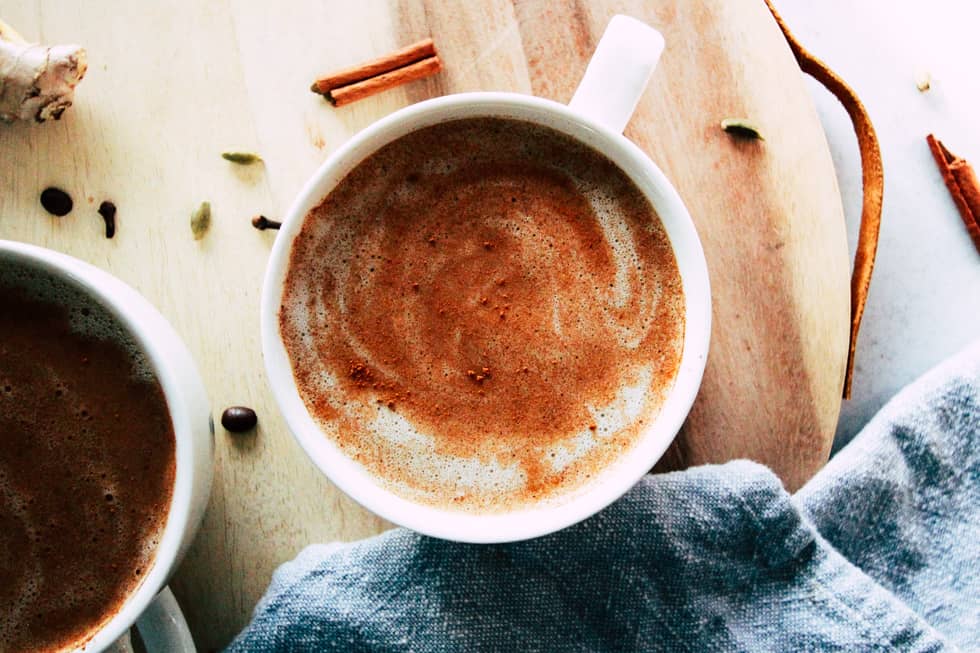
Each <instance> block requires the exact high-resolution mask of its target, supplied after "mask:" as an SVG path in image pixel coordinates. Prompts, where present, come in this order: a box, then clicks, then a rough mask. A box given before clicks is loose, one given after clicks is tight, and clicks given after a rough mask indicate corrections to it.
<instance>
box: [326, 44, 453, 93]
mask: <svg viewBox="0 0 980 653" xmlns="http://www.w3.org/2000/svg"><path fill="white" fill-rule="evenodd" d="M440 70H442V61H441V60H440V59H439V56H438V55H437V54H436V48H435V43H433V41H432V39H425V40H423V41H419V42H418V43H414V44H412V45H410V46H408V47H405V48H402V49H401V50H396V51H395V52H392V53H391V54H388V55H385V56H383V57H380V58H378V59H375V60H373V61H368V62H366V63H362V64H360V65H357V66H353V67H351V68H346V69H344V70H340V71H338V72H336V73H333V74H331V75H327V76H325V77H321V78H320V79H318V80H316V81H315V82H313V85H312V86H311V87H310V90H311V91H313V92H314V93H318V94H320V95H322V96H324V97H325V98H326V99H327V100H328V101H329V102H330V104H332V105H334V106H336V107H340V106H343V105H345V104H350V103H351V102H356V101H357V100H362V99H364V98H367V97H370V96H372V95H376V94H378V93H381V92H383V91H387V90H389V89H392V88H395V87H396V86H401V85H402V84H406V83H408V82H412V81H415V80H417V79H422V78H424V77H429V76H431V75H435V74H436V73H438V72H439V71H440Z"/></svg>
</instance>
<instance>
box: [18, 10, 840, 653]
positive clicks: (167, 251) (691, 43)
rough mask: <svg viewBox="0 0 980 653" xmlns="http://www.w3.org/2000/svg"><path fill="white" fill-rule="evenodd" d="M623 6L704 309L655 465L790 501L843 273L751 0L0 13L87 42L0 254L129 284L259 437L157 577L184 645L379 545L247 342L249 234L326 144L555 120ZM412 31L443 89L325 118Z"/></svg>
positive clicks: (224, 467)
mask: <svg viewBox="0 0 980 653" xmlns="http://www.w3.org/2000/svg"><path fill="white" fill-rule="evenodd" d="M616 12H622V13H628V14H631V15H634V16H637V17H639V18H641V19H644V20H646V21H647V22H649V23H650V24H652V25H654V26H656V27H658V28H659V29H661V30H662V31H663V32H664V34H665V37H666V40H667V49H666V51H665V54H664V56H663V59H662V63H661V65H660V67H659V68H658V70H657V71H656V73H655V75H654V79H653V81H652V83H651V85H650V89H649V91H648V92H647V94H646V96H645V97H644V99H643V101H642V102H641V103H640V106H639V108H638V110H637V114H636V115H635V117H634V119H633V121H632V123H631V125H630V127H629V128H628V129H627V135H628V136H629V137H630V138H632V139H633V140H635V141H636V142H637V143H638V144H639V145H640V146H641V147H642V148H643V149H645V150H646V151H647V152H648V153H649V154H650V155H651V156H652V157H653V158H654V160H655V161H657V162H658V163H659V164H660V166H661V167H662V168H663V169H664V171H665V172H666V173H667V175H668V177H670V178H671V179H672V180H673V181H674V183H675V185H676V186H677V188H678V190H679V191H680V194H681V196H682V197H683V198H684V200H685V202H686V203H687V205H688V208H689V209H690V212H691V214H692V216H693V217H694V220H695V222H696V223H697V225H698V228H699V231H700V233H701V237H702V240H703V242H704V246H705V251H706V254H707V257H708V264H709V268H710V273H711V280H712V286H713V290H714V326H713V341H712V351H711V355H710V359H709V363H708V369H707V372H706V375H705V381H704V386H703V389H702V392H701V395H700V397H699V399H698V402H697V404H696V405H695V408H694V411H693V413H692V416H691V418H690V420H689V422H688V425H687V426H686V428H685V430H684V432H683V434H682V437H681V438H680V440H679V442H678V445H677V446H676V447H674V449H673V450H672V451H671V453H670V454H669V456H668V458H667V459H666V460H665V462H664V463H663V466H664V467H665V468H666V467H676V466H681V465H688V464H696V463H700V462H706V461H723V460H727V459H730V458H734V457H750V458H754V459H756V460H760V461H762V462H765V463H767V464H769V465H771V466H772V467H773V468H774V469H775V470H776V471H777V472H778V473H779V474H780V475H781V477H782V478H783V479H784V480H785V481H786V483H787V485H789V486H790V487H791V488H795V487H797V486H799V485H800V484H801V483H802V482H804V481H805V480H806V479H807V478H808V477H809V476H810V475H812V473H813V472H814V471H815V470H816V469H818V468H819V467H820V465H822V464H823V462H824V460H825V459H826V456H827V454H828V452H829V448H830V443H831V439H832V436H833V432H834V425H835V423H836V419H837V415H838V410H839V407H840V402H839V399H838V397H839V394H840V386H841V379H842V374H843V364H844V355H845V350H846V335H847V312H848V298H847V274H848V269H849V264H848V261H847V258H846V257H847V253H846V243H845V239H844V224H843V216H842V213H841V207H840V200H839V195H838V192H837V187H836V182H835V179H834V175H833V170H832V168H831V160H830V156H829V153H828V150H827V146H826V142H825V140H824V136H823V133H822V131H821V129H820V125H819V122H818V120H817V117H816V114H815V112H814V110H813V107H812V105H811V102H810V99H809V96H808V95H807V93H806V90H805V86H804V82H803V80H802V78H801V76H800V74H799V71H798V70H797V69H796V68H795V65H794V64H793V61H792V59H791V57H790V54H789V51H788V49H787V48H786V46H785V44H784V43H783V41H782V38H781V35H780V34H779V33H778V31H777V29H776V27H775V25H774V23H773V22H772V21H771V19H770V18H769V16H768V14H767V13H766V10H765V8H764V6H763V4H762V2H761V1H760V0H739V1H732V0H696V1H694V0H645V1H644V0H635V1H628V0H623V1H613V0H605V1H602V2H598V1H596V2H580V3H573V2H565V1H564V0H562V1H559V0H555V1H553V2H544V1H540V0H536V1H531V0H526V1H518V2H514V3H511V2H510V1H504V0H492V1H486V2H467V3H462V2H459V3H451V2H448V1H447V2H441V1H431V2H429V1H423V0H405V1H403V2H397V1H395V0H392V1H391V2H388V1H385V0H361V2H357V3H348V2H332V3H331V2H299V1H295V2H292V1H285V2H276V3H254V2H247V1H245V0H215V1H210V2H203V1H201V2H183V3H158V4H154V3H143V2H139V3H119V2H110V1H108V0H105V1H99V2H81V3H68V2H58V1H49V0H13V2H5V3H4V4H3V7H2V13H3V18H4V20H6V21H7V22H9V23H11V24H12V25H14V26H15V27H16V28H17V29H18V30H19V31H21V33H23V34H24V35H25V36H26V37H28V38H29V39H32V40H33V39H37V40H43V41H46V42H79V43H82V44H83V45H85V46H87V49H88V53H89V61H90V69H89V73H88V76H87V77H86V79H85V80H84V81H83V82H82V84H81V86H80V87H79V91H78V94H77V100H76V105H75V106H74V107H73V108H72V109H70V110H69V111H68V112H67V113H66V114H65V117H64V118H63V119H62V121H61V122H58V123H52V124H45V125H29V124H19V125H14V126H11V127H3V126H0V237H3V238H10V239H15V240H22V241H27V242H32V243H37V244H41V245H44V246H47V247H51V248H53V249H56V250H59V251H63V252H67V253H70V254H73V255H75V256H78V257H80V258H82V259H85V260H87V261H89V262H92V263H94V264H96V265H99V266H101V267H103V268H105V269H107V270H110V271H111V272H113V273H114V274H116V275H118V276H119V277H121V278H122V279H123V280H125V281H126V282H128V283H130V284H131V285H133V286H134V287H136V288H137V289H138V290H140V291H141V292H142V293H143V294H144V295H146V296H147V297H148V298H149V299H150V300H151V301H152V302H153V303H155V304H156V305H157V306H158V307H159V308H160V310H161V311H162V312H163V313H164V315H166V316H167V317H168V318H169V319H170V320H171V322H172V323H173V324H174V326H175V327H176V328H177V330H178V331H179V332H180V334H181V335H182V336H183V337H184V339H185V340H186V341H187V343H188V345H189V347H190V349H191V351H192V352H193V353H194V355H195V356H196V358H197V361H198V363H199V365H200V368H201V372H202V373H203V375H204V378H205V380H206V382H207V384H208V387H209V392H210V396H211V401H212V405H213V406H214V411H215V415H216V416H217V415H218V414H220V411H221V409H222V408H223V407H225V406H228V405H231V404H245V405H249V406H252V407H254V408H255V409H256V411H257V412H258V414H259V420H260V426H259V429H258V432H257V433H256V434H254V435H251V436H246V437H231V436H229V435H227V434H226V433H224V432H223V431H222V430H221V429H220V428H219V430H218V434H217V459H216V465H217V467H216V474H215V484H214V492H213V496H212V499H211V505H210V508H209V510H208V514H207V516H206V518H205V522H204V524H203V527H202V530H201V533H200V535H199V537H198V539H197V541H196V543H195V545H194V546H193V548H192V550H191V552H190V554H189V555H188V557H187V559H186V560H185V562H184V564H183V566H182V567H181V569H180V570H179V572H178V573H177V575H176V578H175V579H174V589H175V591H176V593H177V595H178V598H179V599H180V601H181V603H182V604H183V606H184V608H185V611H186V612H187V615H188V618H189V620H190V623H191V626H192V629H193V630H194V632H195V636H196V637H197V639H198V643H199V645H200V646H201V647H202V650H205V651H206V650H210V649H213V648H217V647H220V646H223V645H224V644H226V643H227V642H228V641H229V640H230V638H231V637H232V636H233V634H234V633H235V632H237V630H238V629H239V628H241V626H242V625H243V624H244V623H245V621H246V620H247V617H248V615H249V613H250V611H251V610H252V608H253V606H254V604H255V601H256V600H257V599H258V597H259V596H260V595H261V593H262V591H263V590H264V589H265V587H266V585H267V583H268V581H269V577H270V574H271V572H272V570H273V569H274V568H275V567H276V566H277V565H278V564H280V563H281V562H283V561H285V560H288V559H290V558H291V557H293V556H294V555H295V554H296V553H297V552H298V551H299V550H300V549H301V548H302V547H303V546H304V545H306V544H309V543H312V542H323V541H330V540H335V539H344V540H348V539H354V538H360V537H364V536H367V535H371V534H373V533H377V532H379V531H381V530H382V529H384V528H386V527H387V526H388V525H387V524H386V523H384V522H383V521H382V520H380V519H378V518H376V517H374V516H373V515H371V514H369V513H367V512H366V511H364V510H363V509H361V508H359V507H358V506H357V505H356V504H354V503H353V502H352V501H351V500H349V499H348V498H346V497H345V496H344V495H342V494H341V493H340V492H339V491H337V490H336V489H335V488H333V487H332V486H331V485H330V483H328V482H327V481H326V480H325V479H324V478H322V477H321V476H320V474H319V473H318V472H317V471H316V470H315V469H314V467H313V466H312V464H311V463H309V462H308V460H307V459H306V458H305V456H304V454H303V453H302V451H301V450H300V448H299V447H298V446H297V445H296V444H295V443H294V442H293V440H292V437H291V436H290V435H289V433H288V431H287V430H286V427H285V425H284V423H283V420H282V419H281V417H280V416H279V414H278V412H277V410H276V407H275V404H274V403H273V400H272V396H271V394H270V392H269V390H268V388H267V387H266V379H265V376H264V373H263V368H262V363H261V352H260V346H259V337H258V335H259V329H258V310H259V291H260V282H261V278H262V273H263V268H264V264H265V261H266V257H267V255H268V251H269V248H270V245H271V243H272V240H273V239H274V238H275V232H263V233H260V232H257V231H255V230H253V229H252V228H251V226H249V219H250V218H251V216H253V215H254V214H256V213H260V212H261V213H264V214H266V215H268V216H270V217H276V216H279V215H280V214H281V213H282V212H283V211H284V210H285V209H286V207H287V206H288V204H289V202H290V201H291V200H292V198H293V196H294V194H295V193H296V192H297V191H298V190H299V188H300V186H301V185H302V183H303V182H304V181H305V180H306V179H307V178H308V177H309V175H311V174H312V172H313V171H314V169H315V168H316V167H317V166H318V164H319V163H320V162H321V161H323V159H324V158H325V157H326V156H327V155H328V154H329V153H330V152H331V151H332V150H333V149H335V148H336V147H337V146H339V145H340V144H341V143H343V142H344V141H345V140H346V139H347V138H349V137H350V136H351V135H352V134H353V133H355V132H356V131H358V130H359V129H361V128H363V127H365V126H366V125H368V124H370V123H371V122H372V121H374V120H376V119H377V118H379V117H381V116H384V115H386V114H388V113H390V112H391V111H393V110H395V109H397V108H399V107H402V106H404V105H406V104H408V103H410V102H413V101H417V100H421V99H424V98H427V97H431V96H433V95H437V94H443V93H449V92H456V91H469V90H511V91H518V92H523V93H535V94H538V95H541V96H544V97H550V98H553V99H556V100H559V101H567V100H568V99H569V98H570V97H571V94H572V91H573V90H574V87H575V84H576V82H577V80H578V78H579V77H580V75H581V74H582V72H583V70H584V67H585V63H586V61H587V59H588V57H589V55H590V54H591V52H592V49H593V47H594V45H595V43H596V41H597V40H598V38H599V36H600V35H601V33H602V29H603V27H604V26H605V23H606V22H607V21H608V19H609V17H610V16H611V15H612V14H613V13H616ZM429 35H431V36H433V38H435V41H436V44H437V46H438V48H439V50H440V54H441V56H442V57H443V59H444V61H445V64H446V70H445V72H444V73H443V74H442V75H441V76H439V77H438V78H435V79H430V80H426V81H424V82H419V83H416V84H414V85H412V86H409V87H406V88H402V89H399V90H395V91H392V92H389V93H386V94H384V95H383V96H379V97H377V98H374V99H370V100H368V101H365V102H361V103H358V104H354V105H351V106H349V107H345V108H343V109H332V108H330V107H329V106H328V105H327V104H326V103H325V102H324V101H323V100H322V99H321V98H319V97H317V96H315V95H313V94H311V93H310V92H309V91H308V90H307V89H308V87H309V84H310V82H311V81H312V80H313V79H314V78H315V77H316V76H317V75H319V74H322V73H325V72H329V71H330V70H331V69H334V68H338V67H342V66H346V65H348V64H352V63H356V62H358V61H360V60H363V59H367V58H371V57H374V56H377V55H379V54H383V53H385V52H387V51H389V50H392V49H394V48H396V47H399V46H402V45H405V44H408V43H410V42H412V41H415V40H417V39H419V38H422V37H425V36H429ZM736 116H747V117H750V118H752V119H753V120H754V121H755V122H757V123H759V124H760V125H761V127H762V130H763V132H764V133H765V136H766V139H767V140H766V142H765V143H752V142H748V143H739V142H735V141H733V140H732V139H731V138H730V137H729V136H728V135H726V134H724V133H723V132H721V131H720V130H719V129H718V126H717V124H718V121H720V120H721V119H722V118H725V117H736ZM230 148H236V149H249V150H255V151H258V152H259V153H261V154H262V156H263V157H264V158H265V164H264V165H263V166H257V167H250V168H239V167H234V166H233V165H231V164H229V163H227V162H225V161H223V160H222V159H221V158H220V157H219V153H220V152H221V151H223V150H225V149H230ZM47 185H56V186H60V187H62V188H64V189H65V190H67V191H69V192H70V193H71V194H72V196H73V197H74V198H75V200H76V208H75V210H74V211H73V212H72V213H71V214H70V215H69V216H67V217H65V218H61V219H58V218H52V217H50V216H48V215H47V214H46V213H44V211H43V210H42V209H41V207H40V205H39V203H38V200H37V197H38V194H39V192H40V191H41V189H43V188H44V187H45V186H47ZM89 198H91V200H89ZM104 199H111V200H112V201H114V202H115V203H116V204H117V205H118V207H119V214H118V224H119V227H118V233H117V235H116V237H115V239H113V240H105V239H104V238H103V237H102V223H101V220H100V219H99V216H98V215H97V214H96V207H97V206H98V204H99V202H101V201H102V200H104ZM202 200H209V201H210V202H211V205H212V208H213V213H214V224H213V227H212V229H211V232H210V233H209V235H208V236H207V237H206V238H205V239H204V240H203V241H201V242H195V241H194V240H193V239H192V238H191V233H190V229H189V226H188V221H189V216H190V213H191V211H192V210H193V209H194V208H195V207H196V206H197V205H198V204H199V203H200V202H201V201H202Z"/></svg>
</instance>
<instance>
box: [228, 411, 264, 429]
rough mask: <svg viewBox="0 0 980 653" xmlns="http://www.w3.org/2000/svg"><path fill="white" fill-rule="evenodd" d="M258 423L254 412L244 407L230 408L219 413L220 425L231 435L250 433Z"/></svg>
mask: <svg viewBox="0 0 980 653" xmlns="http://www.w3.org/2000/svg"><path fill="white" fill-rule="evenodd" d="M258 423H259V418H258V416H257V415H256V414H255V411H254V410H252V409H251V408H246V407H245V406H231V407H230V408H225V412H223V413H221V425H222V426H223V427H225V429H227V430H228V431H231V432H232V433H244V432H245V431H251V430H252V429H254V428H255V425H256V424H258Z"/></svg>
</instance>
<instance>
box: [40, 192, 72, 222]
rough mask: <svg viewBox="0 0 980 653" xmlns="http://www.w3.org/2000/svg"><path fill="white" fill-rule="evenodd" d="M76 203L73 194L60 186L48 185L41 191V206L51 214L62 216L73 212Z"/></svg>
mask: <svg viewBox="0 0 980 653" xmlns="http://www.w3.org/2000/svg"><path fill="white" fill-rule="evenodd" d="M74 205H75V203H74V202H73V201H72V199H71V195H69V194H68V193H66V192H65V191H63V190H61V189H60V188H54V187H53V186H52V187H48V188H45V189H44V190H42V191H41V206H43V207H44V210H45V211H47V212H48V213H50V214H51V215H56V216H58V217H59V218H62V217H64V216H66V215H68V214H69V213H71V209H72V207H73V206H74Z"/></svg>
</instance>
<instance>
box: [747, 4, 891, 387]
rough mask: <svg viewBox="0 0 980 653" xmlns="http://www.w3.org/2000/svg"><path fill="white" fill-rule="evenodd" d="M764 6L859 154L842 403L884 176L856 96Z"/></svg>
mask: <svg viewBox="0 0 980 653" xmlns="http://www.w3.org/2000/svg"><path fill="white" fill-rule="evenodd" d="M766 6H767V7H769V11H770V13H772V16H773V18H775V19H776V24H777V25H778V26H779V29H780V30H781V31H782V32H783V36H785V37H786V42H787V43H789V47H790V50H792V52H793V56H794V57H796V62H797V63H798V64H799V66H800V69H801V70H802V71H803V72H805V73H806V74H808V75H810V76H811V77H813V78H814V79H815V80H817V81H818V82H820V83H821V84H822V85H823V86H824V88H826V89H827V90H828V91H830V92H831V93H832V94H833V95H834V97H836V98H837V100H838V101H839V102H840V103H841V105H843V107H844V109H845V110H846V111H847V115H848V116H849V117H850V119H851V124H852V125H854V133H855V134H856V136H857V141H858V149H859V150H860V152H861V177H862V183H863V187H864V202H863V205H862V207H861V227H860V230H859V232H858V244H857V251H856V252H855V253H854V270H853V272H852V273H851V336H850V345H849V347H848V352H847V368H846V372H845V373H844V399H850V398H851V382H852V380H853V377H854V352H855V348H856V346H857V337H858V331H859V330H860V328H861V318H862V317H863V316H864V306H865V304H866V303H867V301H868V287H869V286H870V285H871V273H872V271H873V270H874V265H875V254H876V253H877V251H878V231H879V230H880V228H881V204H882V199H883V197H884V192H885V173H884V169H883V167H882V163H881V148H880V147H879V145H878V136H877V134H875V129H874V126H873V125H872V124H871V117H870V116H869V115H868V111H867V109H865V108H864V104H862V103H861V100H860V99H859V98H858V96H857V94H856V93H855V92H854V90H853V89H851V87H849V86H848V85H847V84H846V83H845V82H844V80H843V79H841V78H840V77H839V76H838V75H837V74H836V73H835V72H834V71H832V70H831V69H830V68H828V67H827V64H825V63H824V62H822V61H820V60H819V59H817V58H816V57H815V56H813V55H812V54H811V53H810V52H808V51H807V50H806V48H804V47H803V46H802V45H800V42H799V41H798V40H797V39H796V37H795V36H793V33H792V32H790V30H789V28H788V27H787V26H786V23H785V22H784V21H783V19H782V17H781V16H780V15H779V14H778V13H777V12H776V9H775V8H774V7H773V6H772V0H766Z"/></svg>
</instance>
